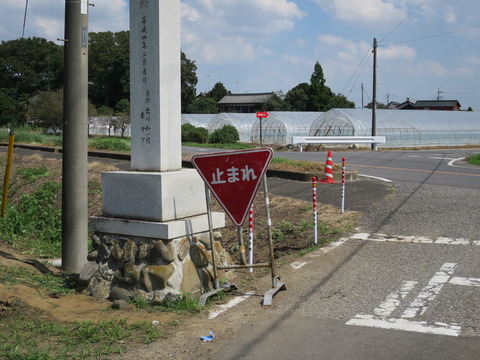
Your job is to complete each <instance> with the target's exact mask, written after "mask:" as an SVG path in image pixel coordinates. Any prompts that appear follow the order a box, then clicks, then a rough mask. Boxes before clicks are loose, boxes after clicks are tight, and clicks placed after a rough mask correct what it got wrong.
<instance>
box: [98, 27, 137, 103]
mask: <svg viewBox="0 0 480 360" xmlns="http://www.w3.org/2000/svg"><path fill="white" fill-rule="evenodd" d="M89 38H90V42H89V59H88V77H89V97H90V98H91V99H92V102H93V103H94V104H95V105H96V106H97V107H99V106H102V105H103V106H108V107H112V108H113V107H114V106H115V105H116V104H117V102H118V101H120V100H121V99H124V98H128V97H129V91H130V32H129V31H120V32H115V33H114V32H111V31H106V32H98V33H95V32H91V33H89Z"/></svg>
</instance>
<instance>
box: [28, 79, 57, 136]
mask: <svg viewBox="0 0 480 360" xmlns="http://www.w3.org/2000/svg"><path fill="white" fill-rule="evenodd" d="M31 106H32V120H33V123H34V125H36V126H38V127H40V128H42V129H45V130H47V129H52V130H54V131H56V130H60V129H62V127H63V89H60V90H58V91H55V92H48V91H43V92H41V93H40V94H38V95H37V96H36V97H35V98H33V99H32V101H31Z"/></svg>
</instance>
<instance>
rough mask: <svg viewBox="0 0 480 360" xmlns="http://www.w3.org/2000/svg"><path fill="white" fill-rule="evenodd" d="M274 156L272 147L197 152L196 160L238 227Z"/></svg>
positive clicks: (203, 175)
mask: <svg viewBox="0 0 480 360" xmlns="http://www.w3.org/2000/svg"><path fill="white" fill-rule="evenodd" d="M272 156H273V150H272V149H270V148H262V149H250V150H239V151H230V152H223V153H213V154H205V155H195V156H193V157H192V163H193V166H194V167H195V169H197V171H198V172H199V174H200V176H201V177H202V178H203V181H205V184H206V185H207V186H208V188H209V189H210V191H211V192H212V193H213V195H214V196H215V198H216V199H217V200H218V202H219V203H220V205H221V206H222V207H223V209H224V210H225V212H226V213H227V214H228V216H229V217H230V219H232V221H233V223H234V224H235V225H236V226H242V225H243V223H244V222H245V218H246V217H247V214H248V211H249V210H250V207H251V206H252V203H253V199H254V198H255V195H256V194H257V190H258V187H259V186H260V183H261V181H262V180H263V177H264V175H265V173H266V171H267V167H268V164H269V163H270V160H271V159H272Z"/></svg>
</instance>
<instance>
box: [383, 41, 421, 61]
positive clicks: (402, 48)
mask: <svg viewBox="0 0 480 360" xmlns="http://www.w3.org/2000/svg"><path fill="white" fill-rule="evenodd" d="M378 55H379V56H380V57H381V58H382V59H383V60H397V59H403V60H412V59H414V58H415V57H416V56H417V53H416V51H415V49H414V48H412V47H409V46H407V45H390V46H387V47H380V48H378Z"/></svg>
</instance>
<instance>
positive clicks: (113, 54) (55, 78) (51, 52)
mask: <svg viewBox="0 0 480 360" xmlns="http://www.w3.org/2000/svg"><path fill="white" fill-rule="evenodd" d="M129 42H130V37H129V31H120V32H109V31H107V32H98V33H95V32H92V33H90V34H89V62H88V80H89V86H88V88H89V90H88V97H89V115H90V116H105V117H110V118H111V119H112V124H111V126H112V127H113V128H115V129H124V128H125V127H126V125H127V124H128V123H129V112H130V103H129V97H130V43H129ZM63 54H64V49H63V46H62V45H57V44H55V43H54V42H52V41H47V40H46V39H44V38H39V37H32V38H22V39H16V40H9V41H2V42H1V43H0V125H2V126H6V125H8V126H22V125H25V124H26V123H31V124H33V125H35V126H38V127H40V128H53V129H61V127H62V122H63V108H62V107H63V100H62V99H63V81H64V63H63ZM180 61H181V104H182V105H181V107H182V113H184V114H212V113H218V107H217V103H218V101H220V100H221V99H222V98H223V97H224V96H225V95H227V94H230V93H231V91H229V90H228V89H227V88H225V86H224V85H223V83H222V82H217V83H216V84H214V85H213V87H212V89H211V90H210V91H207V92H204V93H201V94H198V93H197V89H196V86H197V83H198V77H197V74H196V73H197V65H196V63H195V61H194V60H191V59H189V58H188V57H187V55H186V54H185V53H184V52H183V51H182V52H181V59H180ZM275 94H276V96H274V97H273V98H272V99H271V100H270V101H269V102H268V103H267V104H266V109H268V110H269V111H273V110H277V111H327V110H329V109H331V108H353V107H355V104H354V103H353V102H351V101H348V100H347V98H346V97H345V96H343V95H341V94H335V93H334V92H333V91H332V90H331V89H330V88H329V87H328V86H327V85H326V80H325V77H324V74H323V69H322V67H321V65H320V63H318V62H317V63H316V64H315V66H314V69H313V73H312V76H311V78H310V82H309V83H307V82H304V83H300V84H298V85H297V86H295V87H294V88H292V89H291V90H289V91H288V92H287V93H286V94H283V93H282V92H281V91H279V92H275Z"/></svg>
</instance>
